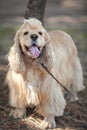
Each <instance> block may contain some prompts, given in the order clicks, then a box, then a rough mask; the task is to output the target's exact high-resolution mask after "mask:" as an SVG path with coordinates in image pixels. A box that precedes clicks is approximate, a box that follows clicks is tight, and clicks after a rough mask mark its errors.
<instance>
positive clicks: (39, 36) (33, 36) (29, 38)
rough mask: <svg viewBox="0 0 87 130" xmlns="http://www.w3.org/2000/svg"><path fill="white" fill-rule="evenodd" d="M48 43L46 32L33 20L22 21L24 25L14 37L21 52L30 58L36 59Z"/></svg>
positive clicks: (38, 22) (40, 24)
mask: <svg viewBox="0 0 87 130" xmlns="http://www.w3.org/2000/svg"><path fill="white" fill-rule="evenodd" d="M48 42H49V36H48V33H47V31H46V30H45V29H44V28H43V26H42V23H41V22H40V21H39V20H37V19H35V18H30V19H26V20H24V24H23V25H22V27H21V28H20V29H19V30H18V32H17V34H16V36H15V43H17V44H19V45H20V47H21V50H22V52H23V53H24V54H25V55H27V56H29V57H31V58H38V57H39V55H40V54H41V52H42V50H43V48H44V47H45V45H46V44H48Z"/></svg>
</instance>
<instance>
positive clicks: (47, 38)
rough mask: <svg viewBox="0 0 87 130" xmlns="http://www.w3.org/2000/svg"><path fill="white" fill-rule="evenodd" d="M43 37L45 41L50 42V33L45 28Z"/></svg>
mask: <svg viewBox="0 0 87 130" xmlns="http://www.w3.org/2000/svg"><path fill="white" fill-rule="evenodd" d="M44 37H45V41H46V43H50V35H49V33H48V32H47V31H46V30H45V32H44Z"/></svg>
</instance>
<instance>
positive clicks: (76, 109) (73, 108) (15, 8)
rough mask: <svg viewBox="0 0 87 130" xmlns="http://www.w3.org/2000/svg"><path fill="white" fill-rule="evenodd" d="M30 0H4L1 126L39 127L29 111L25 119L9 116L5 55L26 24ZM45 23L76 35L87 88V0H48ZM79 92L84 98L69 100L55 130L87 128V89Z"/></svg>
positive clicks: (9, 129) (12, 129)
mask: <svg viewBox="0 0 87 130" xmlns="http://www.w3.org/2000/svg"><path fill="white" fill-rule="evenodd" d="M31 1H32V0H31ZM43 1H44V0H43ZM28 2H29V0H0V130H38V129H36V128H35V125H34V126H33V125H32V122H29V114H27V116H26V115H25V118H24V119H21V120H15V119H12V118H9V116H8V115H9V112H10V110H11V108H10V107H9V104H8V87H7V86H3V83H4V80H5V76H6V73H7V70H8V62H7V60H6V58H5V57H6V55H7V53H8V51H9V49H10V47H11V46H12V45H13V43H14V41H13V39H14V36H15V33H16V31H17V29H18V28H20V26H21V24H23V20H24V16H25V12H26V10H27V7H28ZM44 26H45V27H46V29H47V30H48V31H49V30H52V29H59V30H63V31H65V32H67V33H69V34H70V35H71V36H72V38H73V40H74V41H75V44H76V46H77V49H78V55H79V57H80V61H81V64H82V69H83V75H84V84H85V86H86V88H87V0H47V2H46V7H45V14H44ZM78 96H79V99H80V100H79V101H78V102H75V103H71V104H68V106H66V109H65V113H64V115H63V117H60V118H56V122H57V127H58V129H55V130H87V89H85V90H84V91H83V92H81V93H79V94H78ZM30 112H31V111H30ZM59 127H60V128H59Z"/></svg>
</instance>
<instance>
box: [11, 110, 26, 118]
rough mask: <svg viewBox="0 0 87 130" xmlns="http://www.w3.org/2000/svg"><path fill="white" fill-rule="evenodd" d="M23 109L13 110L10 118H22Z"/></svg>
mask: <svg viewBox="0 0 87 130" xmlns="http://www.w3.org/2000/svg"><path fill="white" fill-rule="evenodd" d="M24 113H25V109H15V110H12V111H11V112H10V116H11V117H13V118H15V119H17V118H22V117H23V116H24Z"/></svg>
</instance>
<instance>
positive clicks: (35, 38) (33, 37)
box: [30, 34, 38, 41]
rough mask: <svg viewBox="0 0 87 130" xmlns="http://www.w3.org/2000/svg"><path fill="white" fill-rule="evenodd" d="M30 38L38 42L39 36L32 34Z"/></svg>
mask: <svg viewBox="0 0 87 130" xmlns="http://www.w3.org/2000/svg"><path fill="white" fill-rule="evenodd" d="M30 38H31V39H32V40H33V41H36V40H37V38H38V36H37V34H31V36H30Z"/></svg>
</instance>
